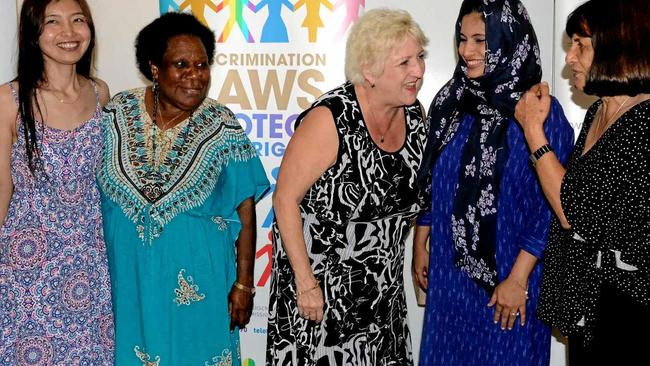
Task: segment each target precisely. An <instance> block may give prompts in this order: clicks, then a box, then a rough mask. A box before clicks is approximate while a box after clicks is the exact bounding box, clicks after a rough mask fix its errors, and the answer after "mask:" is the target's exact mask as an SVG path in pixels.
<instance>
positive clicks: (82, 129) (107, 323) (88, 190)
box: [0, 84, 114, 366]
mask: <svg viewBox="0 0 650 366" xmlns="http://www.w3.org/2000/svg"><path fill="white" fill-rule="evenodd" d="M10 87H11V89H12V93H13V94H14V97H15V99H16V102H18V97H17V93H16V92H15V90H14V89H13V87H12V86H11V84H10ZM95 94H96V95H97V90H96V89H95ZM17 129H18V131H17V132H18V141H17V142H16V143H15V144H14V145H13V147H12V154H11V175H12V179H13V182H14V191H13V195H12V197H11V202H10V204H9V211H8V213H7V217H6V219H5V222H4V225H3V226H2V233H1V238H0V250H1V254H0V324H1V325H0V327H1V328H0V329H1V333H0V364H2V365H39V366H49V365H61V366H70V365H112V364H113V333H114V332H113V315H112V310H111V297H110V295H111V294H110V279H109V275H108V265H107V260H106V248H105V245H104V237H103V234H102V217H101V211H100V203H99V191H98V189H97V185H96V184H95V167H96V165H97V161H98V158H99V151H100V149H101V143H102V140H101V107H100V105H99V97H97V108H96V110H95V112H94V113H93V115H92V117H91V118H90V119H89V120H88V121H86V122H84V123H82V124H81V125H80V126H79V127H76V128H74V129H72V130H58V129H55V128H52V127H48V126H47V125H45V126H42V128H41V126H37V127H36V131H37V137H38V140H39V147H40V149H41V159H42V164H43V168H44V171H43V170H41V171H37V172H36V176H34V175H32V173H31V172H30V170H29V168H28V166H27V156H26V153H25V138H24V135H23V125H22V123H21V122H20V121H18V124H17Z"/></svg>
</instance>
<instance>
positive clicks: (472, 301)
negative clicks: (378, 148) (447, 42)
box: [413, 0, 573, 366]
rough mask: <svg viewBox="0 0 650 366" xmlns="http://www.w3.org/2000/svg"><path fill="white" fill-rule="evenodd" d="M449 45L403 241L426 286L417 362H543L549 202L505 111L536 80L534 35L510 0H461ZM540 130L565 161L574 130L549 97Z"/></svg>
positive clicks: (520, 135) (546, 339) (546, 341)
mask: <svg viewBox="0 0 650 366" xmlns="http://www.w3.org/2000/svg"><path fill="white" fill-rule="evenodd" d="M456 44H457V46H458V56H459V61H458V65H457V67H456V70H455V72H454V75H453V77H452V79H451V80H450V81H449V82H448V83H447V84H446V85H445V86H444V87H443V88H442V89H441V90H440V91H439V92H438V95H437V96H436V97H435V99H434V100H433V102H432V104H431V107H430V110H429V118H430V119H431V120H430V122H431V134H430V136H429V142H428V146H427V152H426V159H428V160H427V162H426V163H425V164H423V167H422V170H421V171H420V176H419V179H420V183H421V184H422V185H423V186H424V187H426V188H427V189H428V188H430V190H431V192H430V193H431V197H432V200H431V201H432V205H431V206H430V210H428V211H426V212H423V213H422V214H421V215H420V217H419V219H418V222H417V227H416V235H415V239H414V248H413V253H414V260H413V262H414V263H413V267H414V271H415V275H416V277H417V279H418V282H419V284H420V285H421V286H422V287H423V288H427V289H428V290H427V304H426V313H425V319H424V330H423V334H422V344H421V350H420V365H508V366H510V365H548V362H549V354H550V329H549V328H548V327H547V326H546V325H544V324H543V323H541V322H540V321H539V320H538V319H537V318H536V317H535V311H534V310H535V306H536V304H537V300H538V296H539V285H540V277H541V265H540V264H538V259H539V258H540V257H541V255H542V253H543V251H544V247H545V243H546V237H547V231H548V227H549V222H550V218H551V211H550V209H549V207H548V205H547V203H546V202H545V200H544V197H543V194H542V192H541V190H540V187H539V185H538V184H537V182H536V179H537V178H536V176H535V172H534V170H533V168H532V167H531V164H530V163H531V162H532V164H534V159H530V161H529V153H530V152H529V151H528V149H527V147H526V141H525V139H524V135H523V131H522V129H521V127H520V126H519V125H518V124H517V123H516V122H515V121H514V117H513V115H514V109H515V106H516V104H517V102H518V101H519V99H520V97H521V95H522V94H523V92H525V91H526V90H528V88H530V87H531V86H532V85H534V84H536V83H537V82H538V81H539V80H540V79H541V75H542V72H541V64H540V59H539V47H538V45H537V39H536V37H535V33H534V31H533V28H532V25H531V23H530V19H529V18H528V14H527V12H526V9H525V8H524V6H523V5H522V4H521V2H520V1H518V0H465V1H464V2H463V4H462V6H461V10H460V14H459V17H458V22H457V26H456ZM545 129H546V134H547V136H548V138H549V139H550V140H552V141H553V143H552V146H553V147H554V148H555V149H556V153H557V155H558V157H559V158H560V160H561V161H563V162H564V161H566V159H567V157H568V155H569V153H570V150H571V148H572V146H573V130H572V129H571V126H570V125H569V123H568V122H567V120H566V118H565V116H564V113H563V111H562V109H561V107H560V105H559V104H558V103H557V101H553V106H552V109H551V113H549V116H548V120H547V122H546V123H545ZM429 238H431V241H430V243H429V251H430V253H428V252H427V249H426V242H427V240H428V239H429Z"/></svg>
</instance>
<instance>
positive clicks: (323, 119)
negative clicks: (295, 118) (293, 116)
mask: <svg viewBox="0 0 650 366" xmlns="http://www.w3.org/2000/svg"><path fill="white" fill-rule="evenodd" d="M301 130H302V131H304V132H305V133H318V134H323V133H324V134H329V135H330V137H331V136H336V125H335V124H334V117H333V116H332V112H331V111H330V110H329V108H327V107H323V106H321V107H316V108H314V109H312V110H311V111H309V112H308V113H307V115H305V117H303V119H302V120H301V121H300V126H299V127H298V128H297V129H296V133H299V132H298V131H301ZM302 131H301V132H300V133H301V134H302ZM323 137H326V136H323Z"/></svg>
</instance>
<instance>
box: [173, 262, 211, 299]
mask: <svg viewBox="0 0 650 366" xmlns="http://www.w3.org/2000/svg"><path fill="white" fill-rule="evenodd" d="M184 272H185V269H181V270H180V272H178V287H179V288H177V289H174V293H175V294H176V298H175V299H174V302H175V303H176V305H178V306H181V305H190V304H191V303H192V302H196V301H201V300H203V299H205V295H204V294H200V295H199V294H198V293H197V292H198V291H199V286H197V285H195V284H194V279H193V278H192V276H187V279H186V278H185V277H184V276H183V273H184Z"/></svg>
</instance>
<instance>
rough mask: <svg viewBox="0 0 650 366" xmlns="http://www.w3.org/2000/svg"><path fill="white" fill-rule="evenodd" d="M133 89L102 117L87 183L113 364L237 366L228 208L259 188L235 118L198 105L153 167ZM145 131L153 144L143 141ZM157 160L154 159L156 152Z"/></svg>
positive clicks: (233, 214)
mask: <svg viewBox="0 0 650 366" xmlns="http://www.w3.org/2000/svg"><path fill="white" fill-rule="evenodd" d="M144 95H145V88H138V89H133V90H128V91H124V92H121V93H118V94H117V95H115V96H114V97H113V98H112V100H111V101H110V103H108V104H107V105H106V108H105V109H104V121H105V128H106V135H105V141H106V142H105V146H106V148H105V150H104V152H103V153H102V159H101V161H100V169H99V171H98V174H97V180H98V182H99V187H100V191H101V196H102V198H101V200H102V213H103V215H104V232H105V235H106V246H107V248H108V260H109V266H110V270H111V281H112V284H113V304H114V307H113V309H114V311H115V335H116V337H115V364H116V365H120V366H222V365H224V366H225V365H228V366H239V365H241V360H240V348H239V332H238V331H237V330H235V331H234V332H231V331H230V329H229V327H230V314H229V312H228V294H229V292H230V291H231V289H232V285H233V283H234V282H235V280H236V278H237V270H236V266H235V263H236V253H235V241H236V240H237V238H238V236H239V230H240V228H241V224H240V222H239V216H238V214H237V207H238V206H239V204H240V203H241V202H242V201H244V200H245V199H247V198H249V197H254V198H255V199H258V198H259V197H260V196H261V195H262V193H264V191H265V190H266V189H267V187H268V180H267V178H266V173H265V172H264V168H263V167H262V163H261V161H260V159H259V157H258V155H257V152H256V150H255V148H254V147H253V145H252V144H251V142H250V140H249V139H248V137H247V136H246V133H245V132H244V130H243V129H242V127H241V125H240V124H239V122H238V121H237V118H236V117H235V115H234V114H233V113H232V112H231V111H230V110H229V109H228V108H226V107H225V106H223V105H221V104H219V103H218V102H217V101H215V100H213V99H210V98H206V99H205V100H204V101H203V103H202V104H201V105H200V106H199V107H198V108H197V109H196V110H195V111H194V112H193V113H192V115H191V116H190V117H188V118H187V119H186V120H184V121H182V122H181V123H179V124H178V126H176V127H174V128H171V129H168V130H166V133H167V132H170V131H174V130H175V131H176V134H175V135H174V136H173V138H172V140H171V141H170V142H169V145H168V149H166V150H165V149H163V152H161V153H160V155H159V156H160V165H159V166H157V167H156V166H155V165H154V164H152V161H151V160H152V159H151V157H152V154H151V152H152V151H148V149H147V145H148V142H149V141H151V140H152V138H151V137H152V136H156V135H157V132H155V131H156V130H157V127H155V126H154V125H153V122H152V121H151V119H150V118H149V115H148V113H147V112H146V108H145V104H144ZM152 129H153V131H154V132H153V133H152ZM165 151H166V152H165Z"/></svg>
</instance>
